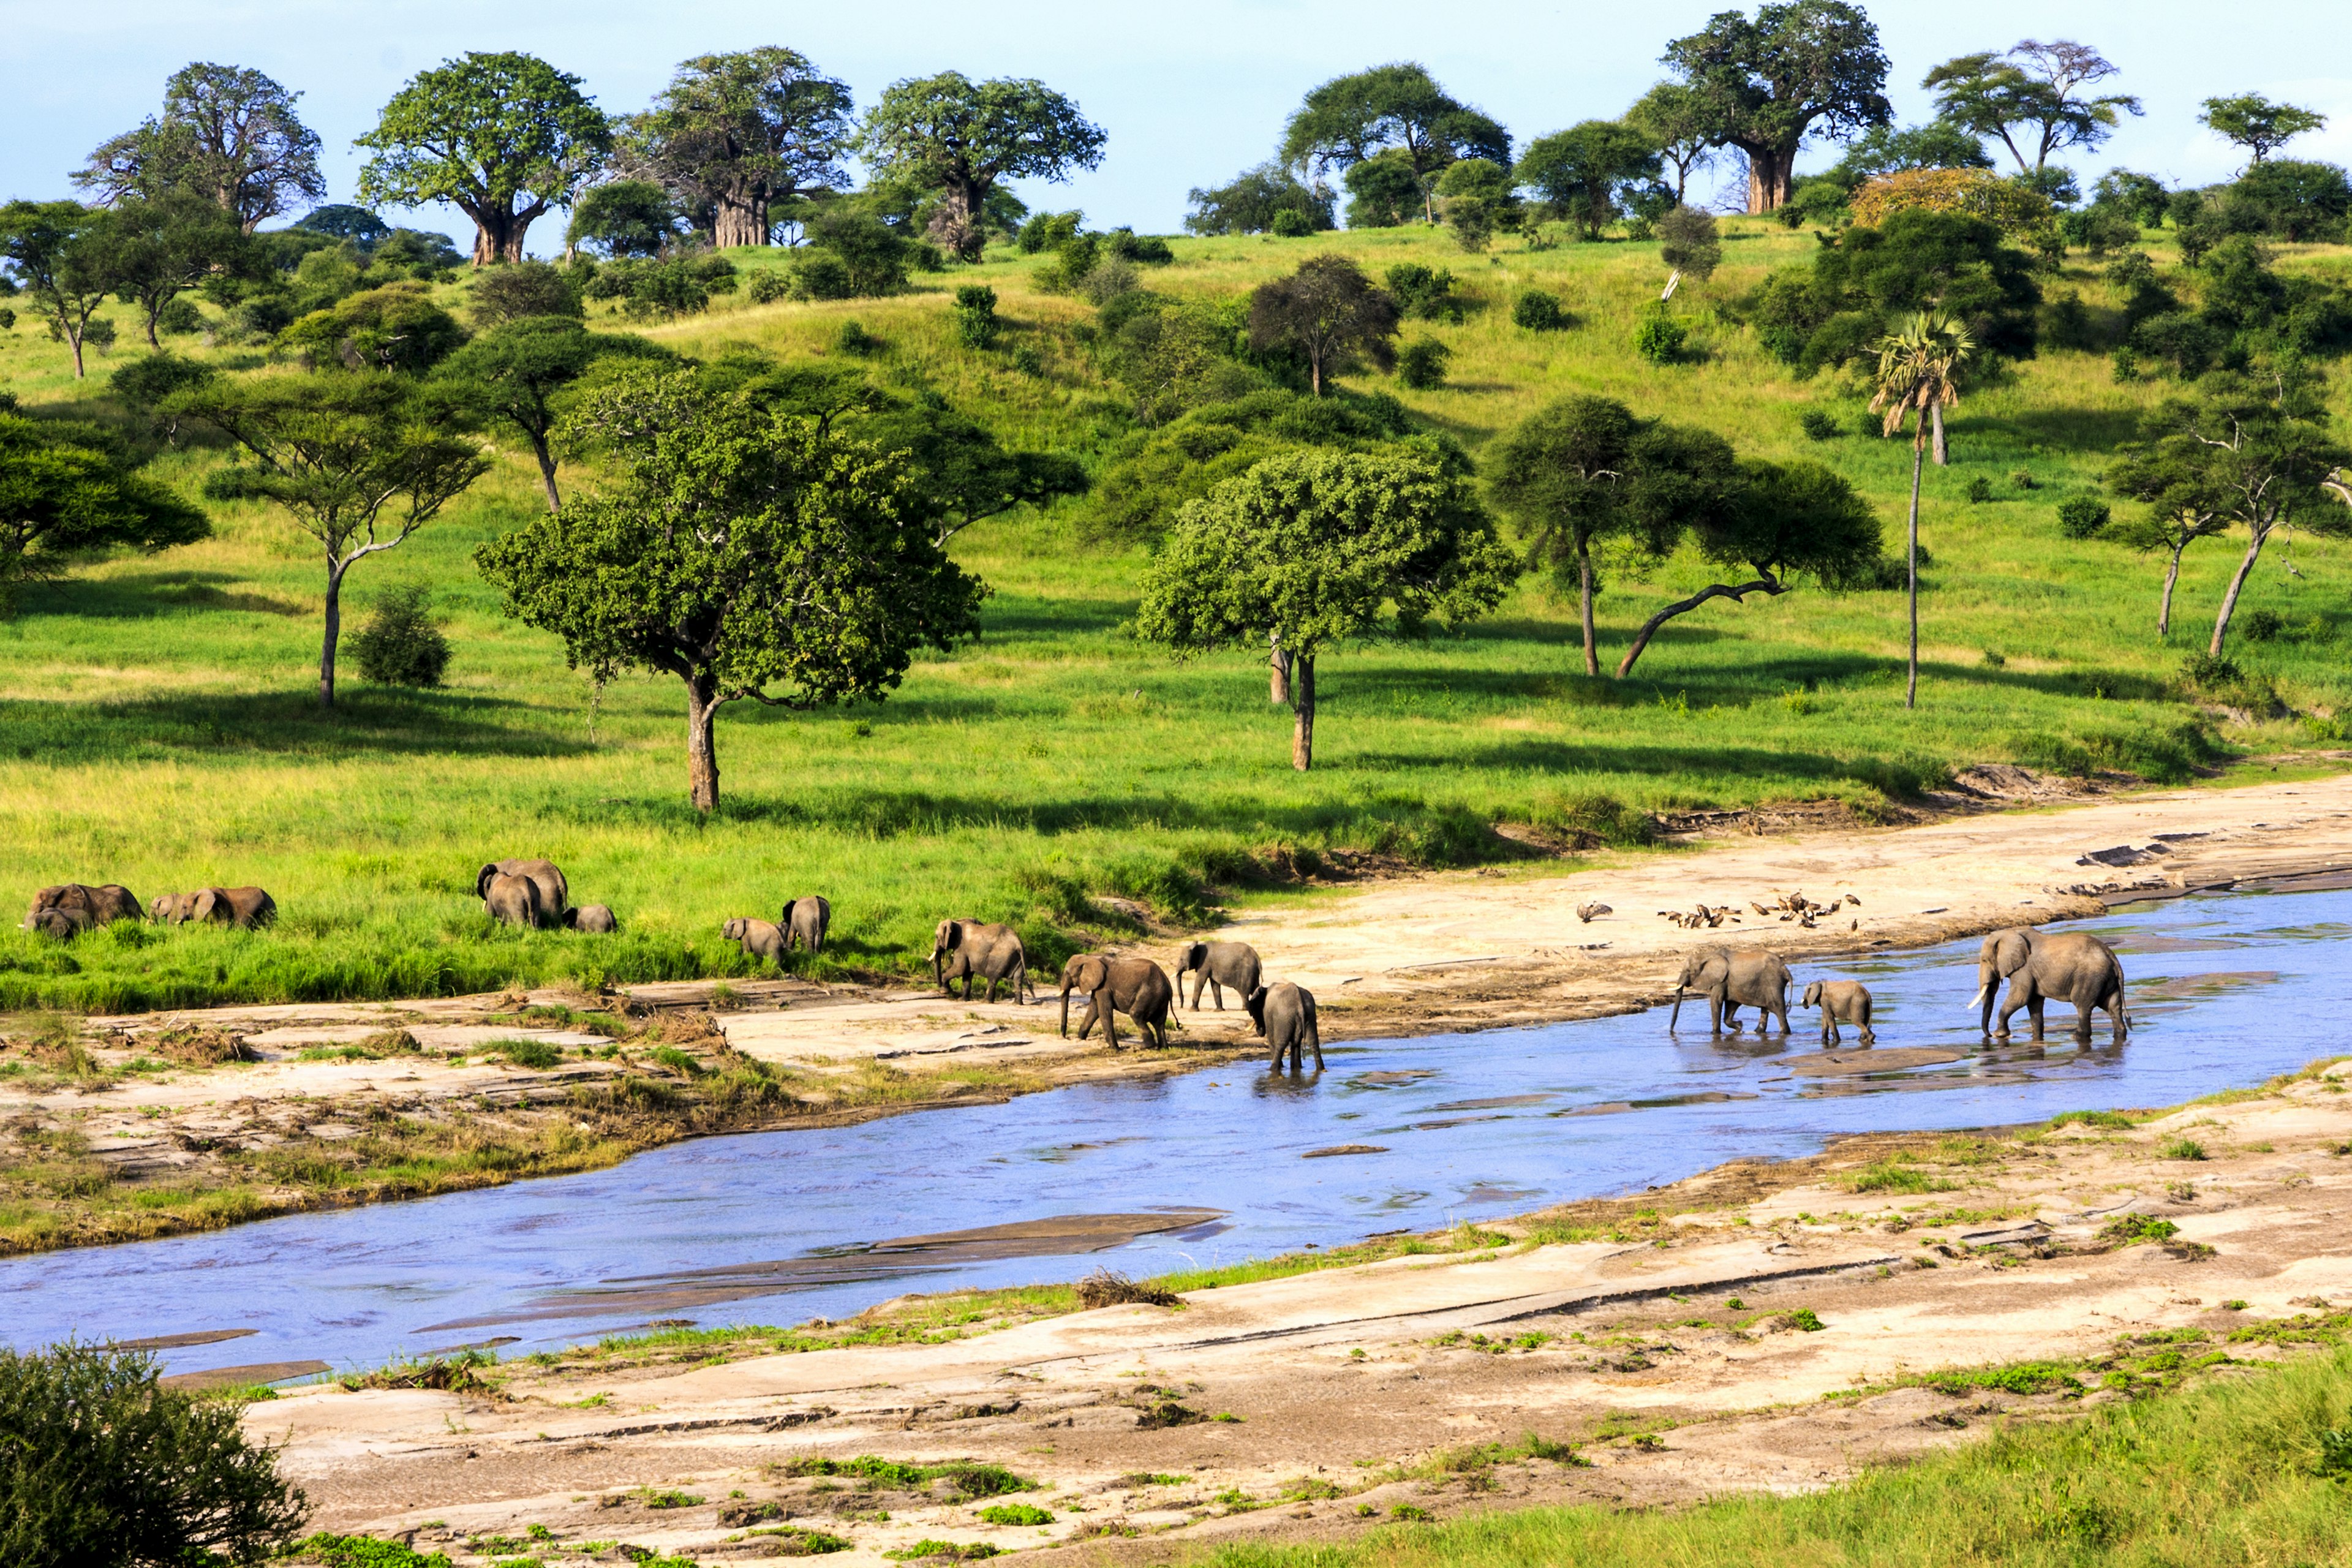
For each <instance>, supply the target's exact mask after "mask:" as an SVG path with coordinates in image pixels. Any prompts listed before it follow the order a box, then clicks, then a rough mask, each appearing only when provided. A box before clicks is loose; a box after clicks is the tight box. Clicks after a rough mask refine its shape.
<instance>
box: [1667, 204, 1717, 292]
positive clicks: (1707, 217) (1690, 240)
mask: <svg viewBox="0 0 2352 1568" xmlns="http://www.w3.org/2000/svg"><path fill="white" fill-rule="evenodd" d="M1658 259H1659V260H1661V261H1663V262H1664V263H1665V264H1666V265H1667V266H1669V267H1672V268H1675V269H1676V270H1678V271H1680V272H1682V273H1684V274H1685V276H1687V277H1691V278H1695V279H1698V280H1699V281H1700V282H1702V283H1703V282H1705V281H1706V279H1709V278H1712V277H1714V276H1715V269H1716V268H1717V267H1718V266H1720V265H1721V264H1722V262H1723V240H1722V237H1720V236H1719V235H1718V234H1717V232H1716V225H1715V218H1714V216H1713V215H1711V214H1708V213H1703V212H1700V211H1698V210H1696V208H1693V207H1685V206H1677V207H1675V209H1674V210H1673V211H1671V212H1669V213H1667V214H1666V215H1665V216H1664V217H1662V218H1660V219H1659V220H1658Z"/></svg>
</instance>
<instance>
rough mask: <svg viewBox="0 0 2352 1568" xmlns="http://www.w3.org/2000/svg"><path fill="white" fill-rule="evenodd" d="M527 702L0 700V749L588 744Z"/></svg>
mask: <svg viewBox="0 0 2352 1568" xmlns="http://www.w3.org/2000/svg"><path fill="white" fill-rule="evenodd" d="M533 712H534V710H532V709H530V706H529V705H528V704H525V703H521V702H516V701H512V700H508V699H504V698H496V697H485V696H479V695H477V694H473V693H460V692H453V691H407V690H392V689H384V688H381V687H370V686H354V687H346V688H341V689H338V691H337V693H336V706H335V707H334V709H332V710H321V709H320V707H319V705H318V700H317V698H316V697H315V696H314V695H313V694H311V693H309V692H301V691H281V692H264V693H254V694H248V695H243V696H220V695H215V694H209V693H206V694H191V695H187V696H170V697H147V698H141V699H137V700H131V701H123V702H95V703H90V702H74V703H66V702H36V701H24V700H16V701H0V755H5V754H6V753H7V752H11V751H13V752H14V753H15V754H16V756H18V757H22V758H26V759H32V758H38V759H39V760H40V761H42V762H45V763H97V762H106V763H117V762H121V760H123V759H124V758H125V757H131V756H138V755H141V754H142V753H152V752H156V751H159V750H160V751H167V752H212V753H219V754H223V755H232V754H236V753H247V754H263V755H295V754H299V755H303V756H311V757H334V756H339V755H368V754H379V755H380V754H385V753H392V754H400V755H415V756H430V755H436V754H455V755H459V756H502V757H568V756H577V755H580V754H583V753H584V752H589V751H591V750H593V748H592V747H590V746H589V745H588V744H587V743H586V742H584V741H567V740H563V739H561V738H559V737H557V736H554V735H551V734H549V733H547V732H545V731H540V730H534V729H530V728H527V727H524V726H523V725H522V724H520V723H518V722H517V717H518V716H520V715H525V714H531V713H533Z"/></svg>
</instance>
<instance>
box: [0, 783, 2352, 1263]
mask: <svg viewBox="0 0 2352 1568" xmlns="http://www.w3.org/2000/svg"><path fill="white" fill-rule="evenodd" d="M1937 806H1938V809H1939V810H1941V811H1942V812H1943V813H1944V814H1945V815H1943V816H1940V817H1939V818H1937V819H1936V820H1931V821H1927V822H1925V823H1921V824H1917V825H1914V826H1901V827H1888V828H1858V827H1853V826H1832V827H1827V828H1815V829H1811V830H1808V829H1806V828H1804V827H1803V826H1802V825H1801V822H1790V823H1780V822H1776V821H1773V820H1771V819H1762V820H1759V819H1756V818H1745V819H1740V820H1738V821H1730V822H1726V823H1723V824H1718V825H1713V826H1712V827H1711V828H1710V830H1711V831H1717V832H1720V833H1723V834H1725V835H1727V837H1722V838H1718V839H1717V840H1715V841H1712V842H1709V843H1707V844H1706V845H1704V846H1697V847H1689V848H1685V849H1683V850H1679V851H1675V852H1667V853H1654V854H1642V855H1605V856H1601V857H1597V858H1586V859H1583V860H1580V861H1577V862H1574V863H1573V868H1570V869H1563V866H1562V863H1561V862H1559V861H1549V862H1538V863H1527V864H1522V865H1519V866H1517V867H1514V868H1510V869H1507V870H1486V871H1475V872H1464V873H1448V874H1444V875H1436V876H1425V877H1414V878H1408V879H1394V880H1389V881H1380V882H1374V883H1370V884H1369V885H1365V886H1360V887H1355V888H1346V889H1324V890H1318V891H1317V892H1315V893H1313V894H1311V895H1307V896H1303V897H1299V898H1296V899H1284V900H1278V901H1276V902H1273V903H1270V904H1267V905H1265V906H1261V907H1254V908H1251V909H1248V910H1244V911H1243V912H1241V913H1240V914H1239V915H1237V916H1236V918H1235V919H1234V920H1233V921H1230V922H1229V923H1228V924H1227V925H1226V926H1225V927H1224V928H1223V930H1222V931H1220V932H1219V933H1218V934H1220V935H1222V936H1225V937H1230V938H1234V939H1236V940H1241V941H1246V942H1252V943H1254V944H1255V946H1256V947H1257V949H1258V951H1259V952H1260V953H1261V954H1263V955H1264V957H1265V964H1266V971H1267V973H1268V975H1269V977H1273V978H1287V979H1294V980H1297V981H1298V982H1299V983H1300V984H1305V985H1306V986H1307V987H1308V988H1309V989H1310V990H1312V991H1313V992H1314V993H1315V994H1316V995H1317V996H1318V999H1319V1000H1320V1003H1321V1009H1322V1018H1323V1028H1324V1031H1325V1033H1326V1035H1327V1037H1330V1038H1333V1039H1345V1038H1349V1037H1355V1038H1363V1037H1393V1036H1400V1035H1412V1034H1421V1033H1431V1032H1437V1031H1443V1030H1455V1029H1465V1028H1474V1027H1485V1026H1498V1025H1511V1024H1528V1023H1536V1022H1544V1021H1552V1020H1560V1019H1571V1018H1580V1017H1595V1016H1604V1015H1608V1014H1612V1013H1622V1012H1626V1011H1630V1010H1633V1009H1636V1008H1640V1007H1643V1006H1647V1005H1654V1004H1655V1003H1657V1002H1659V1001H1661V1000H1663V999H1664V996H1665V995H1666V994H1667V986H1668V984H1669V983H1670V981H1671V977H1672V974H1673V971H1674V968H1675V957H1676V955H1677V954H1679V953H1680V952H1682V951H1683V950H1684V949H1685V948H1686V947H1687V946H1688V945H1690V944H1691V943H1692V942H1697V941H1731V942H1762V943H1765V944H1768V945H1769V946H1771V947H1772V948H1774V949H1775V950H1776V951H1778V952H1780V953H1782V954H1783V955H1784V956H1786V957H1788V958H1789V959H1790V960H1791V961H1792V962H1798V963H1808V962H1821V961H1828V960H1832V959H1834V958H1835V957H1837V956H1838V955H1840V954H1845V953H1853V952H1867V951H1872V950H1878V949H1885V948H1896V947H1917V946H1926V945H1930V944H1933V943H1935V942H1945V941H1949V940H1951V939H1953V938H1956V937H1960V936H1966V935H1969V934H1972V933H1974V932H1978V931H1989V930H1993V929H1997V928H2000V927H2002V926H2007V925H2014V924H2021V923H2029V922H2034V921H2045V920H2050V919H2054V918H2061V917H2071V916H2080V915H2084V914H2093V913H2096V912H2098V911H2099V910H2101V909H2103V908H2105V907H2106V906H2107V905H2108V904H2110V903H2113V902H2116V901H2119V900H2128V899H2131V898H2136V897H2161V896H2167V895H2168V894H2171V893H2176V892H2179V891H2180V890H2182V889H2189V888H2198V887H2209V886H2215V885H2228V884H2231V883H2232V882H2235V883H2240V884H2246V883H2249V882H2252V883H2255V884H2257V885H2296V884H2295V881H2294V879H2305V881H2304V884H2303V885H2312V883H2311V880H2310V879H2313V878H2315V877H2316V878H2322V879H2324V878H2326V877H2328V876H2330V875H2333V874H2340V873H2344V872H2346V871H2347V870H2352V776H2335V777H2326V778H2318V779H2306V780H2300V781H2297V782H2294V783H2287V784H2261V785H2252V786H2245V787H2239V788H2232V789H2212V790H2195V791H2149V792H2142V793H2136V794H2130V795H2106V796H2092V797H2089V798H2087V799H2086V798H2085V797H2084V796H2082V795H2076V794H2071V793H2069V792H2068V791H2067V790H2066V789H2064V788H2062V787H2059V786H2055V785H2053V784H2051V783H2050V782H2049V781H2045V780H2039V779H2035V778H2033V777H2032V776H2031V775H2029V774H2026V773H2022V772H2021V771H2020V770H2017V769H2012V768H1988V769H1983V770H1979V771H1977V772H1976V773H1971V774H1969V775H1965V776H1964V777H1963V779H1962V780H1961V782H1960V784H1958V785H1957V786H1956V787H1955V790H1954V791H1953V792H1952V793H1951V794H1950V795H1948V796H1946V797H1943V798H1941V799H1940V800H1939V801H1938V802H1937ZM2003 808H2007V809H2003ZM1743 830H1745V831H1743ZM1795 894H1802V895H1803V896H1804V898H1805V899H1806V900H1807V901H1808V902H1809V903H1810V904H1814V905H1827V904H1831V903H1832V902H1833V903H1835V904H1836V906H1837V908H1836V910H1835V911H1834V913H1832V914H1825V915H1815V916H1810V917H1805V918H1800V917H1797V916H1789V917H1787V918H1783V917H1782V914H1781V913H1780V912H1767V911H1775V910H1778V909H1779V907H1780V905H1781V903H1782V902H1783V898H1784V895H1795ZM1595 903H1601V904H1606V905H1608V906H1610V908H1609V910H1608V912H1606V913H1598V914H1594V915H1593V916H1592V918H1591V919H1590V920H1589V921H1588V920H1586V919H1584V918H1581V916H1580V913H1579V911H1580V909H1581V908H1584V907H1586V906H1590V905H1592V904H1595ZM1702 905H1704V906H1707V907H1708V908H1710V909H1714V910H1724V909H1725V908H1728V910H1731V911H1732V912H1730V913H1728V914H1723V915H1720V916H1719V923H1718V924H1717V925H1716V926H1714V927H1712V928H1706V929H1704V930H1701V931H1690V930H1685V929H1684V928H1683V927H1681V926H1677V925H1675V924H1673V923H1670V922H1669V921H1667V920H1666V919H1664V913H1663V912H1664V911H1689V910H1694V909H1695V908H1696V907H1698V906H1702ZM1759 907H1760V908H1759ZM1175 945H1176V943H1175V941H1174V940H1173V938H1172V937H1171V939H1170V940H1169V941H1167V942H1160V943H1155V944H1150V945H1147V946H1146V947H1145V948H1144V949H1143V950H1142V951H1145V952H1150V953H1151V955H1152V956H1154V957H1157V958H1160V959H1161V960H1162V961H1163V962H1166V961H1168V960H1170V959H1171V958H1172V955H1173V950H1174V947H1175ZM1057 1022H1058V1015H1057V1010H1056V1009H1055V1005H1054V999H1053V997H1052V994H1051V993H1048V994H1047V995H1046V996H1045V999H1043V1000H1041V1001H1033V1002H1029V1003H1026V1004H1024V1003H1020V1002H1016V1001H1013V1000H1011V999H1008V998H1000V999H999V1000H998V1001H996V1002H993V1003H991V1002H988V1001H986V1000H984V999H982V998H981V997H978V996H975V997H974V998H973V999H972V1000H971V1001H970V1002H965V1001H963V1000H961V999H957V998H948V997H942V996H940V994H937V993H935V992H929V991H927V990H906V989H890V988H861V987H851V986H820V985H816V984H808V983H803V982H798V981H793V980H781V981H774V982H764V983H749V984H746V983H740V982H738V983H733V984H661V985H645V986H639V987H635V988H634V989H632V990H630V991H627V992H625V993H613V994H603V995H593V996H592V995H582V994H563V993H532V994H508V995H500V996H478V997H462V998H452V999H441V1000H433V1001H420V1002H410V1003H388V1004H376V1003H364V1004H341V1005H287V1006H272V1007H237V1008H222V1009H215V1010H210V1011H205V1012H190V1013H175V1014H154V1015H142V1016H124V1017H112V1018H103V1017H101V1018H92V1019H89V1020H18V1021H16V1022H15V1023H14V1024H13V1025H11V1026H9V1027H8V1028H7V1029H6V1031H5V1032H6V1034H7V1035H8V1037H9V1039H10V1044H9V1045H8V1046H7V1047H6V1048H5V1050H0V1252H20V1251H27V1250H35V1249H38V1248H42V1247H59V1246H72V1245H78V1244H84V1243H90V1242H100V1241H115V1240H125V1239H131V1238H136V1237H152V1236H161V1235H168V1234H173V1233H174V1232H181V1231H187V1230H194V1229H203V1228H208V1227H212V1226H220V1225H224V1224H229V1223H234V1222H236V1221H239V1220H244V1219H251V1218H258V1217H262V1216H264V1215H272V1214H282V1213H289V1212H293V1211H296V1210H299V1209H305V1208H315V1207H320V1206H327V1205H340V1204H351V1203H362V1202H371V1201H379V1200H385V1199H394V1198H401V1197H411V1196H420V1195H425V1194H431V1193H436V1192H447V1191H454V1190H459V1189H463V1188H467V1187H477V1186H484V1185H489V1184H497V1183H500V1182H505V1181H510V1180H515V1179H518V1178H521V1177H526V1176H532V1175H548V1174H556V1173H562V1172H567V1171H576V1170H582V1169H588V1168H593V1167H595V1166H599V1165H605V1164H610V1163H614V1161H617V1160H619V1159H622V1158H625V1157H626V1156H627V1155H628V1154H630V1153H633V1152H637V1151H640V1150H643V1149H646V1148H650V1147H654V1146H656V1145H658V1144H661V1143H664V1142H671V1141H674V1140H676V1139H678V1138H682V1137H689V1136H694V1135H697V1134H701V1133H708V1132H718V1131H751V1130H756V1129H764V1128H777V1127H791V1126H806V1125H811V1124H814V1123H818V1122H824V1121H841V1120H845V1119H853V1118H864V1117H869V1116H877V1115H886V1114H890V1113H893V1112H897V1111H901V1110H915V1109H919V1108H921V1107H924V1106H929V1105H939V1104H947V1103H957V1102H962V1103H970V1102H972V1101H973V1100H992V1099H1002V1098H1003V1097H1006V1096H1009V1095H1013V1094H1020V1093H1025V1092H1030V1091H1033V1090H1036V1089H1047V1088H1053V1087H1056V1086H1059V1085H1063V1084H1068V1083H1073V1082H1077V1081H1082V1080H1085V1079H1098V1078H1105V1077H1123V1076H1133V1075H1138V1074H1145V1073H1160V1072H1170V1071H1181V1070H1186V1069H1188V1068H1193V1067H1198V1066H1202V1065H1207V1064H1211V1063H1216V1062H1223V1061H1228V1060H1232V1059H1234V1058H1237V1057H1242V1056H1246V1055H1250V1054H1254V1053H1255V1050H1256V1049H1257V1048H1258V1047H1257V1046H1256V1044H1255V1042H1254V1041H1253V1040H1252V1039H1251V1037H1249V1036H1248V1034H1247V1027H1246V1019H1245V1017H1244V1016H1243V1015H1241V1014H1240V1013H1239V1012H1238V1010H1228V1011H1226V1012H1223V1013H1222V1014H1220V1013H1217V1012H1215V1011H1214V1010H1210V1011H1204V1012H1199V1013H1192V1012H1187V1013H1185V1014H1183V1016H1182V1026H1181V1029H1180V1030H1179V1031H1178V1032H1177V1034H1176V1036H1175V1040H1176V1044H1174V1045H1172V1046H1171V1047H1170V1048H1169V1049H1167V1050H1165V1051H1160V1050H1149V1049H1144V1048H1140V1047H1138V1046H1136V1045H1135V1044H1134V1042H1133V1037H1132V1036H1131V1034H1130V1035H1129V1036H1127V1037H1124V1039H1123V1046H1122V1048H1121V1049H1119V1050H1118V1051H1116V1052H1114V1051H1112V1050H1110V1049H1108V1048H1107V1047H1105V1046H1104V1045H1103V1044H1102V1043H1101V1040H1100V1037H1099V1036H1097V1037H1096V1038H1095V1039H1093V1040H1091V1041H1088V1042H1079V1041H1076V1040H1075V1039H1068V1038H1065V1037H1062V1036H1061V1035H1060V1034H1059V1033H1058V1031H1057V1027H1056V1026H1057Z"/></svg>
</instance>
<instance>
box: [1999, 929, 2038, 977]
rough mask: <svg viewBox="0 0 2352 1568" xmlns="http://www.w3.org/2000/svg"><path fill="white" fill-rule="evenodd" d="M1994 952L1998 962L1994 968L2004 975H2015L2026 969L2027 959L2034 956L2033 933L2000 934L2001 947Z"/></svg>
mask: <svg viewBox="0 0 2352 1568" xmlns="http://www.w3.org/2000/svg"><path fill="white" fill-rule="evenodd" d="M1993 951H1994V952H1995V955H1996V957H1997V960H1998V962H1997V963H1995V965H1994V967H1995V968H1997V969H1999V970H2000V972H2001V973H2003V974H2014V973H2017V972H2018V971H2019V970H2021V969H2022V968H2024V967H2025V961H2026V960H2027V959H2029V958H2031V957H2032V956H2033V933H2032V932H2031V931H2003V932H2001V933H2000V946H1998V947H1997V948H1995V949H1994V950H1993Z"/></svg>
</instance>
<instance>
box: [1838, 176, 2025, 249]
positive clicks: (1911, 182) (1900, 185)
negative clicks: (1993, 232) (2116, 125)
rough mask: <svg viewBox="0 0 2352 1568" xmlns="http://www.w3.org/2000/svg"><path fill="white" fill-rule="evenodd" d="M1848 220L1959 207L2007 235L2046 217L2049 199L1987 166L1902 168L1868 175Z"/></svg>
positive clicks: (1867, 221)
mask: <svg viewBox="0 0 2352 1568" xmlns="http://www.w3.org/2000/svg"><path fill="white" fill-rule="evenodd" d="M1850 205H1852V206H1853V221H1854V222H1855V223H1856V224H1857V225H1860V226H1863V227H1864V228H1875V227H1877V226H1879V225H1880V224H1882V223H1884V222H1885V220H1886V219H1887V218H1888V217H1889V216H1892V215H1894V214H1895V213H1898V212H1913V211H1923V212H1938V213H1963V214H1966V215H1967V216H1969V217H1979V218H1983V219H1984V220H1985V221H1986V222H1988V223H1990V224H1991V225H1993V226H1995V227H1997V228H1999V229H2000V231H2001V232H2002V233H2004V234H2009V235H2019V234H2024V233H2027V232H2029V231H2031V230H2033V229H2037V228H2039V227H2041V226H2042V225H2044V224H2046V223H2048V222H2049V221H2050V201H2049V198H2048V197H2046V196H2043V195H2041V194H2040V193H2039V192H2036V191H2032V190H2029V189H2027V188H2026V187H2025V186H2024V185H2022V184H2019V183H2018V182H2016V181H2014V180H2004V179H2002V178H2001V177H2000V175H1998V174H1993V173H1992V172H1991V171H1990V170H1989V169H1902V170H1897V171H1896V172H1895V173H1894V174H1881V175H1879V176H1878V177H1877V178H1875V179H1874V180H1870V181H1867V182H1865V183H1864V185H1863V187H1862V188H1861V189H1860V190H1858V191H1856V192H1854V194H1853V201H1852V203H1851V204H1850Z"/></svg>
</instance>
